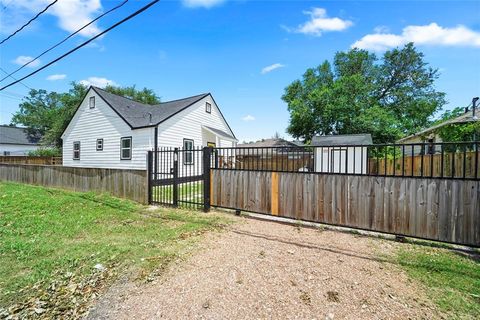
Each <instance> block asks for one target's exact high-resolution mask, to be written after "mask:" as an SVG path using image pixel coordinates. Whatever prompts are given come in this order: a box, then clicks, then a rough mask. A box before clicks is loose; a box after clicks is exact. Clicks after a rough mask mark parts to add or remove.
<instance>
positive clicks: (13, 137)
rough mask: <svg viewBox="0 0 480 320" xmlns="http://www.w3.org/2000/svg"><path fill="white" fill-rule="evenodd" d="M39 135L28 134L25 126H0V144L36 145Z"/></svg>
mask: <svg viewBox="0 0 480 320" xmlns="http://www.w3.org/2000/svg"><path fill="white" fill-rule="evenodd" d="M40 138H41V137H40V136H34V137H32V136H29V135H28V133H27V130H26V128H19V127H12V126H0V144H23V145H38V144H39V141H40Z"/></svg>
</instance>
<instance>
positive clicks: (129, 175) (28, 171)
mask: <svg viewBox="0 0 480 320" xmlns="http://www.w3.org/2000/svg"><path fill="white" fill-rule="evenodd" d="M0 180H4V181H15V182H20V183H28V184H35V185H41V186H45V187H55V188H62V189H68V190H72V191H81V192H88V191H93V192H99V193H100V192H106V193H110V194H111V195H113V196H116V197H121V198H126V199H130V200H134V201H137V202H140V203H147V201H148V199H147V194H148V192H147V190H148V186H147V171H146V170H124V169H100V168H77V167H63V166H46V165H30V164H4V163H0Z"/></svg>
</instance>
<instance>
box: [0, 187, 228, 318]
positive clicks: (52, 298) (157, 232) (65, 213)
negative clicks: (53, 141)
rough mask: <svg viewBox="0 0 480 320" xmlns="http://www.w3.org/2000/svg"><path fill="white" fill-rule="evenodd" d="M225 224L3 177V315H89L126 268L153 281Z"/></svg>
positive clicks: (196, 215)
mask: <svg viewBox="0 0 480 320" xmlns="http://www.w3.org/2000/svg"><path fill="white" fill-rule="evenodd" d="M224 223H227V221H226V220H225V218H221V217H219V216H218V215H215V214H204V213H201V212H188V211H185V210H175V209H158V210H155V211H150V210H147V208H146V207H144V206H141V205H139V204H136V203H134V202H131V201H127V200H121V199H117V198H113V197H111V196H108V195H95V194H93V193H75V192H68V191H62V190H58V189H48V188H43V187H37V186H30V185H22V184H15V183H6V182H0V261H1V263H0V318H2V313H3V314H4V315H5V314H6V312H7V311H6V310H9V312H10V313H17V314H20V315H23V316H25V315H27V317H29V316H32V315H36V316H39V315H40V316H45V315H49V316H52V317H54V316H55V315H59V314H62V315H65V314H67V315H69V314H70V315H72V314H75V312H77V313H81V312H84V311H85V310H84V305H83V304H87V303H88V298H89V297H90V298H91V297H92V296H94V295H95V294H97V291H98V290H100V289H101V287H102V286H105V285H107V284H108V283H111V281H113V280H114V279H115V278H117V277H119V276H121V275H124V274H125V273H128V274H136V275H137V277H139V278H141V279H149V277H150V276H151V275H152V274H154V273H155V272H158V271H159V270H160V269H161V268H162V266H165V264H166V263H168V262H169V261H170V260H172V259H174V258H176V257H178V256H179V255H181V254H182V252H188V249H191V248H192V246H191V244H192V243H193V242H194V241H195V239H196V238H198V237H196V235H199V234H200V233H202V232H204V231H207V230H211V229H216V228H219V227H221V225H223V224H224ZM100 265H101V266H100ZM95 266H97V267H96V268H95ZM103 267H105V269H104V268H103ZM99 288H100V289H99ZM84 297H87V298H84ZM12 306H13V307H12ZM2 308H3V310H2ZM22 312H23V314H22ZM28 312H30V313H29V314H28Z"/></svg>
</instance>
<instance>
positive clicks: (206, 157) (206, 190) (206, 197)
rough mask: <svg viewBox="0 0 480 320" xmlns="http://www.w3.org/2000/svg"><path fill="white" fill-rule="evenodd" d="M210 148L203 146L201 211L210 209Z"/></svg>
mask: <svg viewBox="0 0 480 320" xmlns="http://www.w3.org/2000/svg"><path fill="white" fill-rule="evenodd" d="M211 156H212V148H211V147H204V148H203V211H205V212H209V211H210V184H211V183H212V181H211V179H210V164H211Z"/></svg>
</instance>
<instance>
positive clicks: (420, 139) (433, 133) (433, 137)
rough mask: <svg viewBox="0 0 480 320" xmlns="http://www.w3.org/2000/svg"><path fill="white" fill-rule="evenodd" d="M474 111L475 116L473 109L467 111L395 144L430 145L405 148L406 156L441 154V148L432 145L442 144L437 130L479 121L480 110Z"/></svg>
mask: <svg viewBox="0 0 480 320" xmlns="http://www.w3.org/2000/svg"><path fill="white" fill-rule="evenodd" d="M475 111H476V115H475V116H474V115H473V109H472V110H467V111H466V112H465V113H464V114H462V115H460V116H458V117H456V118H453V119H450V120H447V121H444V122H442V123H439V124H436V125H434V126H432V127H429V128H427V129H424V130H422V131H419V132H417V133H415V134H412V135H410V136H408V137H405V138H402V139H400V140H398V141H397V143H401V144H415V143H430V144H432V145H430V146H427V148H424V146H421V145H418V146H415V145H412V146H405V154H406V155H412V154H414V155H421V154H422V153H424V154H434V153H438V152H441V148H440V147H439V146H436V145H434V143H440V142H442V138H441V137H440V135H439V134H438V129H440V128H442V127H444V126H446V125H450V124H462V123H471V122H476V121H479V120H480V119H479V117H478V112H480V109H479V108H478V107H477V108H475ZM412 150H413V151H412Z"/></svg>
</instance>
